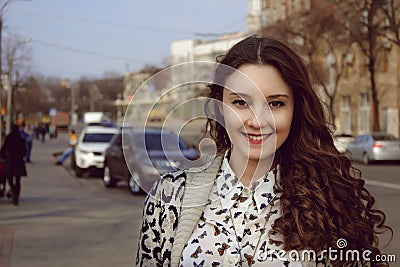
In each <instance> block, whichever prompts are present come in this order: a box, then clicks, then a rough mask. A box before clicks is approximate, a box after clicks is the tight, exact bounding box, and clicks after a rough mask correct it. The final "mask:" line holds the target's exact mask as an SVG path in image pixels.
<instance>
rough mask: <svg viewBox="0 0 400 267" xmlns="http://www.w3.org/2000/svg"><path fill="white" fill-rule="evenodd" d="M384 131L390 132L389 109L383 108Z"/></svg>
mask: <svg viewBox="0 0 400 267" xmlns="http://www.w3.org/2000/svg"><path fill="white" fill-rule="evenodd" d="M382 131H384V132H387V131H388V109H387V108H382Z"/></svg>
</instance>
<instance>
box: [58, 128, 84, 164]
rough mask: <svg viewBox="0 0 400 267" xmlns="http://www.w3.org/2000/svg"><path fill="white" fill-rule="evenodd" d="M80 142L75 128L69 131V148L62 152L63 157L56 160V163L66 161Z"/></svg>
mask: <svg viewBox="0 0 400 267" xmlns="http://www.w3.org/2000/svg"><path fill="white" fill-rule="evenodd" d="M77 143H78V136H77V134H76V133H75V130H74V129H71V130H70V131H69V145H68V148H67V149H66V150H65V151H64V152H63V153H62V155H61V158H60V159H59V160H57V161H56V163H55V164H56V165H62V164H63V163H64V161H65V160H66V159H67V158H68V157H69V156H70V155H71V154H73V153H74V151H75V146H76V144H77ZM57 155H58V153H54V154H53V156H57Z"/></svg>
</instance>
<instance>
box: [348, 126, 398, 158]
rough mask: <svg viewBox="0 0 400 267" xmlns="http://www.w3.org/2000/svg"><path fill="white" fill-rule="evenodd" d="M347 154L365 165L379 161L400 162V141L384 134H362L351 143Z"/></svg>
mask: <svg viewBox="0 0 400 267" xmlns="http://www.w3.org/2000/svg"><path fill="white" fill-rule="evenodd" d="M346 154H348V155H349V157H350V158H351V159H352V160H356V161H362V162H363V163H364V164H369V163H370V162H372V161H377V160H400V140H399V139H397V138H396V137H395V136H393V135H391V134H387V133H382V132H372V133H368V134H362V135H360V136H357V137H356V139H355V141H354V142H351V143H349V145H348V146H347V151H346Z"/></svg>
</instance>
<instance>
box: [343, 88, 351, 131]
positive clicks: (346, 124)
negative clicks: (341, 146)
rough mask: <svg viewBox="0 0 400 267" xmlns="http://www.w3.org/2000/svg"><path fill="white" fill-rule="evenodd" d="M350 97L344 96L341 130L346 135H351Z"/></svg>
mask: <svg viewBox="0 0 400 267" xmlns="http://www.w3.org/2000/svg"><path fill="white" fill-rule="evenodd" d="M350 105H351V103H350V96H349V95H344V96H342V106H341V129H342V132H344V133H351V113H350Z"/></svg>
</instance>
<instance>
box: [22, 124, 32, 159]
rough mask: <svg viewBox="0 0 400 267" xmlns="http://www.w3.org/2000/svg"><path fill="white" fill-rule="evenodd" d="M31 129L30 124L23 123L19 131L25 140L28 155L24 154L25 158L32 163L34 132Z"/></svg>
mask: <svg viewBox="0 0 400 267" xmlns="http://www.w3.org/2000/svg"><path fill="white" fill-rule="evenodd" d="M30 129H31V128H30V125H26V124H25V123H22V124H21V127H20V128H19V133H20V135H21V137H22V139H24V142H25V149H26V155H25V156H24V160H25V162H27V163H31V152H32V145H33V137H32V135H33V133H31V130H30Z"/></svg>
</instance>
